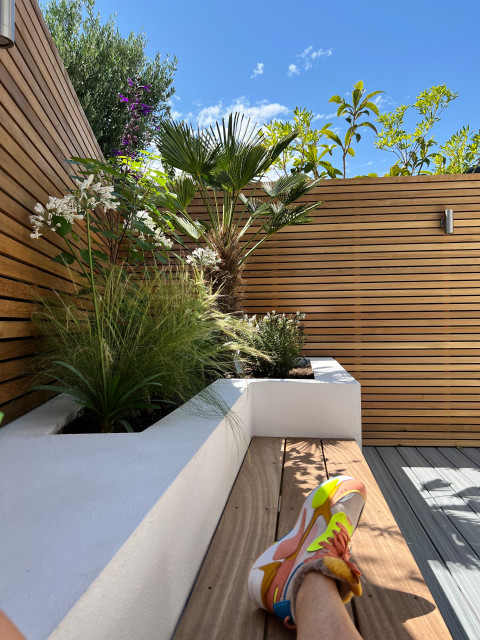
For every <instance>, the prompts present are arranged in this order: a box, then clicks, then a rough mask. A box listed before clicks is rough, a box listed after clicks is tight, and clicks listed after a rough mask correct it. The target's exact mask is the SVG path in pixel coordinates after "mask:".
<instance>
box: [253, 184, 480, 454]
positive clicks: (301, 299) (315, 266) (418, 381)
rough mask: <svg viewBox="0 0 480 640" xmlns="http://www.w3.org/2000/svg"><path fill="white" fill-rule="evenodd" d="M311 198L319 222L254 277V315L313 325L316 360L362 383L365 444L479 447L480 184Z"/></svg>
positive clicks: (267, 255)
mask: <svg viewBox="0 0 480 640" xmlns="http://www.w3.org/2000/svg"><path fill="white" fill-rule="evenodd" d="M309 197H310V196H309ZM311 199H315V200H319V199H321V200H324V201H325V204H324V206H323V207H322V208H321V209H319V210H317V211H316V212H315V214H314V222H313V223H312V224H310V225H307V226H304V227H297V228H295V227H293V228H290V229H287V230H284V231H282V232H281V233H280V234H279V235H277V236H274V237H273V238H272V239H271V240H269V241H268V243H266V244H265V245H264V246H263V247H262V248H261V249H260V251H259V252H258V253H257V254H256V256H255V257H254V258H253V260H252V261H251V262H250V264H249V265H248V266H247V269H246V271H245V275H246V281H247V282H246V300H245V309H246V311H247V312H248V313H263V312H266V311H269V310H271V309H275V310H277V311H279V312H294V311H297V310H299V311H304V312H305V313H306V314H307V318H306V322H305V325H306V330H307V333H308V343H307V345H306V348H305V352H306V353H307V354H309V355H311V356H322V355H323V356H333V357H335V358H336V359H337V360H338V361H339V362H340V363H341V364H342V366H344V367H345V368H346V369H347V370H348V371H349V372H350V373H351V374H352V375H353V376H355V377H356V378H357V379H358V380H359V381H360V382H361V384H362V402H363V409H362V413H363V437H364V442H365V444H375V445H381V444H385V445H386V444H404V445H407V444H409V445H414V444H422V445H435V444H440V443H441V444H444V445H464V446H469V445H472V446H474V445H476V446H478V445H479V444H480V396H479V391H480V326H479V325H480V273H479V272H480V176H479V175H475V174H473V175H460V176H421V177H402V178H373V179H372V178H361V179H347V180H328V181H325V182H324V183H323V184H321V185H320V186H319V187H318V188H317V189H316V190H315V193H314V195H313V196H312V198H311ZM446 208H451V209H453V210H454V217H455V233H454V234H451V235H450V234H446V233H445V232H444V231H443V229H442V227H441V226H440V220H441V218H442V214H443V212H444V210H445V209H446Z"/></svg>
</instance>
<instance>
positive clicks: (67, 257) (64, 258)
mask: <svg viewBox="0 0 480 640" xmlns="http://www.w3.org/2000/svg"><path fill="white" fill-rule="evenodd" d="M52 262H58V264H73V263H74V262H75V258H74V257H73V256H72V254H71V253H68V251H62V253H59V254H58V256H55V258H52Z"/></svg>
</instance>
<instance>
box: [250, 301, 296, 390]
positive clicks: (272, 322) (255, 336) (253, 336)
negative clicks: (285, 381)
mask: <svg viewBox="0 0 480 640" xmlns="http://www.w3.org/2000/svg"><path fill="white" fill-rule="evenodd" d="M304 319H305V314H303V313H300V312H298V311H297V313H295V314H289V315H285V314H284V313H283V314H278V313H276V312H275V311H272V312H270V313H267V314H266V315H265V316H263V317H257V316H256V315H255V316H252V317H251V318H249V317H248V316H244V322H245V323H246V324H247V325H248V326H249V328H250V329H251V330H252V331H251V333H250V334H249V338H248V341H249V345H250V347H251V348H252V350H253V351H254V353H253V355H248V356H247V368H248V369H249V370H250V371H251V373H252V375H253V376H254V377H255V378H284V377H286V376H287V375H288V373H289V371H290V370H291V369H293V367H294V366H295V364H296V361H297V358H298V357H299V355H300V351H301V350H302V348H303V346H304V344H305V342H306V338H305V335H304V326H303V324H302V321H303V320H304ZM255 352H256V353H262V354H265V355H266V356H268V359H266V358H265V357H259V356H258V355H256V353H255Z"/></svg>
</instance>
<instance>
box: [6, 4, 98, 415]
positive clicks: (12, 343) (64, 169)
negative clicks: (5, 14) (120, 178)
mask: <svg viewBox="0 0 480 640" xmlns="http://www.w3.org/2000/svg"><path fill="white" fill-rule="evenodd" d="M71 156H84V157H101V152H100V149H99V147H98V145H97V142H96V140H95V137H94V135H93V133H92V131H91V129H90V125H89V124H88V122H87V119H86V117H85V114H84V113H83V110H82V108H81V106H80V103H79V101H78V98H77V96H76V94H75V91H74V90H73V87H72V85H71V83H70V80H69V79H68V76H67V73H66V71H65V69H64V67H63V64H62V62H61V60H60V58H59V56H58V52H57V50H56V48H55V45H54V43H53V40H52V38H51V36H50V34H49V32H48V29H47V26H46V24H45V22H44V19H43V16H42V14H41V11H40V9H39V7H38V3H37V2H36V0H16V11H15V46H14V47H13V48H12V49H9V50H0V410H2V411H4V412H5V423H6V422H8V421H10V420H12V419H13V418H15V417H17V416H18V415H21V414H23V413H25V412H26V411H28V410H29V409H31V408H32V407H33V406H36V405H38V404H39V403H40V402H42V401H43V400H45V399H46V398H47V397H48V394H45V393H43V392H34V393H30V394H29V393H28V390H29V387H30V385H31V379H30V378H28V377H25V376H24V373H25V371H26V370H27V368H28V366H29V364H30V362H31V356H32V353H33V351H34V340H33V332H32V324H31V321H30V320H29V316H30V314H31V312H32V309H33V300H34V297H35V295H36V294H37V293H45V292H46V291H48V289H49V288H51V287H54V288H56V289H58V290H60V291H68V290H70V289H69V288H70V287H71V283H70V282H69V278H68V274H67V273H66V270H65V268H64V267H63V266H61V265H59V264H56V263H54V262H52V261H51V258H52V257H54V256H55V255H57V254H58V253H59V251H60V250H63V249H64V248H65V247H64V246H63V244H62V241H61V239H60V238H57V237H56V236H55V235H54V234H52V233H49V234H48V238H45V237H41V238H40V239H38V240H32V239H31V238H30V232H31V227H30V223H29V215H30V214H31V213H32V211H33V207H34V206H35V203H36V202H42V203H44V202H46V201H47V200H48V196H49V195H54V196H61V195H63V194H64V193H65V190H66V189H68V188H69V187H71V186H72V181H71V179H70V178H69V173H71V170H70V169H69V165H68V164H67V163H66V162H65V158H69V157H71Z"/></svg>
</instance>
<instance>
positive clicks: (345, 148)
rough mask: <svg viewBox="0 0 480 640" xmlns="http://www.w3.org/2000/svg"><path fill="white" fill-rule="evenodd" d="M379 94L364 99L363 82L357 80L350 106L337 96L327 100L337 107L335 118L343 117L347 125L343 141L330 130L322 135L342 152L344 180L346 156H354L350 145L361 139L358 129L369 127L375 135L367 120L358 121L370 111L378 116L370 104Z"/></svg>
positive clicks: (376, 110)
mask: <svg viewBox="0 0 480 640" xmlns="http://www.w3.org/2000/svg"><path fill="white" fill-rule="evenodd" d="M381 93H383V91H373V92H372V93H369V94H367V95H366V96H365V97H364V95H365V89H364V88H363V82H362V81H361V80H359V81H358V82H357V83H355V84H354V86H353V91H352V103H351V104H350V103H348V102H347V101H346V100H345V98H342V97H341V96H338V95H335V96H332V97H331V98H330V100H329V102H334V103H336V104H338V105H339V107H338V109H337V117H338V118H340V117H342V116H343V117H344V118H345V120H346V122H347V124H348V125H349V126H348V128H347V131H346V133H345V136H344V138H343V140H342V139H341V138H340V136H339V135H338V134H336V133H335V132H334V131H330V129H325V131H324V135H325V136H326V137H327V138H330V140H332V142H334V143H335V144H334V146H333V147H332V149H333V148H336V147H339V148H340V150H341V152H342V164H343V177H344V178H346V175H347V155H350V156H355V149H354V148H353V146H352V145H353V143H354V142H357V143H358V142H360V140H361V137H362V136H361V134H360V132H359V129H360V128H361V127H369V128H370V129H372V130H373V131H374V132H375V133H377V129H376V127H375V125H374V124H373V123H372V122H370V121H369V120H364V121H363V122H359V120H360V118H361V117H362V116H366V117H368V116H370V111H372V112H373V113H374V114H375V115H376V116H379V111H378V107H377V105H376V104H375V103H374V102H372V98H374V97H375V96H378V95H379V94H381Z"/></svg>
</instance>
